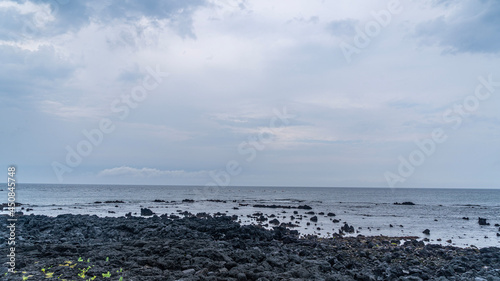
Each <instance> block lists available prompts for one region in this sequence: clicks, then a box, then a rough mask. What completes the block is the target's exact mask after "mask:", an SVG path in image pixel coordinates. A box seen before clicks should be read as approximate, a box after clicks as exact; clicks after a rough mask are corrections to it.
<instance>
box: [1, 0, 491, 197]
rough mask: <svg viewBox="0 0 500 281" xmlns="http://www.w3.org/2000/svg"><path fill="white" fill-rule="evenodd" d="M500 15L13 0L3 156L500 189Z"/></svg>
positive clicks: (221, 174) (181, 174)
mask: <svg viewBox="0 0 500 281" xmlns="http://www.w3.org/2000/svg"><path fill="white" fill-rule="evenodd" d="M499 14H500V1H496V0H482V1H476V0H464V1H453V0H440V1H438V0H422V1H407V0H400V1H387V0H383V1H378V0H376V1H373V0H370V1H368V0H366V1H353V0H343V1H340V0H339V1H324V0H323V1H321V0H317V1H316V0H303V1H290V0H282V1H267V0H266V1H259V0H249V1H243V0H218V1H217V0H207V1H202V0H188V1H186V0H172V1H139V0H137V1H132V0H128V1H118V0H106V1H102V0H95V1H68V0H51V1H49V0H44V1H11V0H1V1H0V62H1V67H0V120H1V122H2V123H1V124H0V133H1V138H0V152H1V159H0V162H1V164H2V165H1V166H2V167H4V168H5V170H6V168H7V167H8V166H9V165H11V164H14V165H16V166H17V168H18V174H17V177H18V181H19V182H31V183H110V184H112V183H115V184H165V185H177V184H186V185H205V184H212V185H214V184H216V185H264V186H266V185H281V186H329V187H339V186H340V187H343V186H345V187H351V186H353V187H354V186H361V187H388V186H392V187H471V188H474V187H481V188H500V177H499V170H500V114H499V108H500V17H499V16H498V15H499ZM497 81H498V82H497Z"/></svg>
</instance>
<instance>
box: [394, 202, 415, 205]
mask: <svg viewBox="0 0 500 281" xmlns="http://www.w3.org/2000/svg"><path fill="white" fill-rule="evenodd" d="M394 205H409V206H411V205H415V203H413V202H410V201H407V202H403V203H398V202H395V203H394Z"/></svg>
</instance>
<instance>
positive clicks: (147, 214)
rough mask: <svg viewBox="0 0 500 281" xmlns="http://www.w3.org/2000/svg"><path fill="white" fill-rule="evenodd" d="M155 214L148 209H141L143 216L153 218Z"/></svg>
mask: <svg viewBox="0 0 500 281" xmlns="http://www.w3.org/2000/svg"><path fill="white" fill-rule="evenodd" d="M153 214H154V213H153V211H151V210H150V209H148V208H141V216H145V217H149V216H152V215H153Z"/></svg>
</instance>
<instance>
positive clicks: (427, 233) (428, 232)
mask: <svg viewBox="0 0 500 281" xmlns="http://www.w3.org/2000/svg"><path fill="white" fill-rule="evenodd" d="M422 233H423V234H425V235H430V234H431V231H430V230H429V229H426V230H424V231H422Z"/></svg>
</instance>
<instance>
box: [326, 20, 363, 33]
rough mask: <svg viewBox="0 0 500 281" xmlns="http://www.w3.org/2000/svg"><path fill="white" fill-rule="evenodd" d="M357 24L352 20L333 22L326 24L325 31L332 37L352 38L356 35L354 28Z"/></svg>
mask: <svg viewBox="0 0 500 281" xmlns="http://www.w3.org/2000/svg"><path fill="white" fill-rule="evenodd" d="M357 23H358V21H357V20H354V19H345V20H334V21H331V22H330V23H328V25H327V26H326V29H327V30H328V31H329V32H330V34H331V35H333V36H337V37H343V36H354V35H355V34H356V30H355V27H356V24H357Z"/></svg>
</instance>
